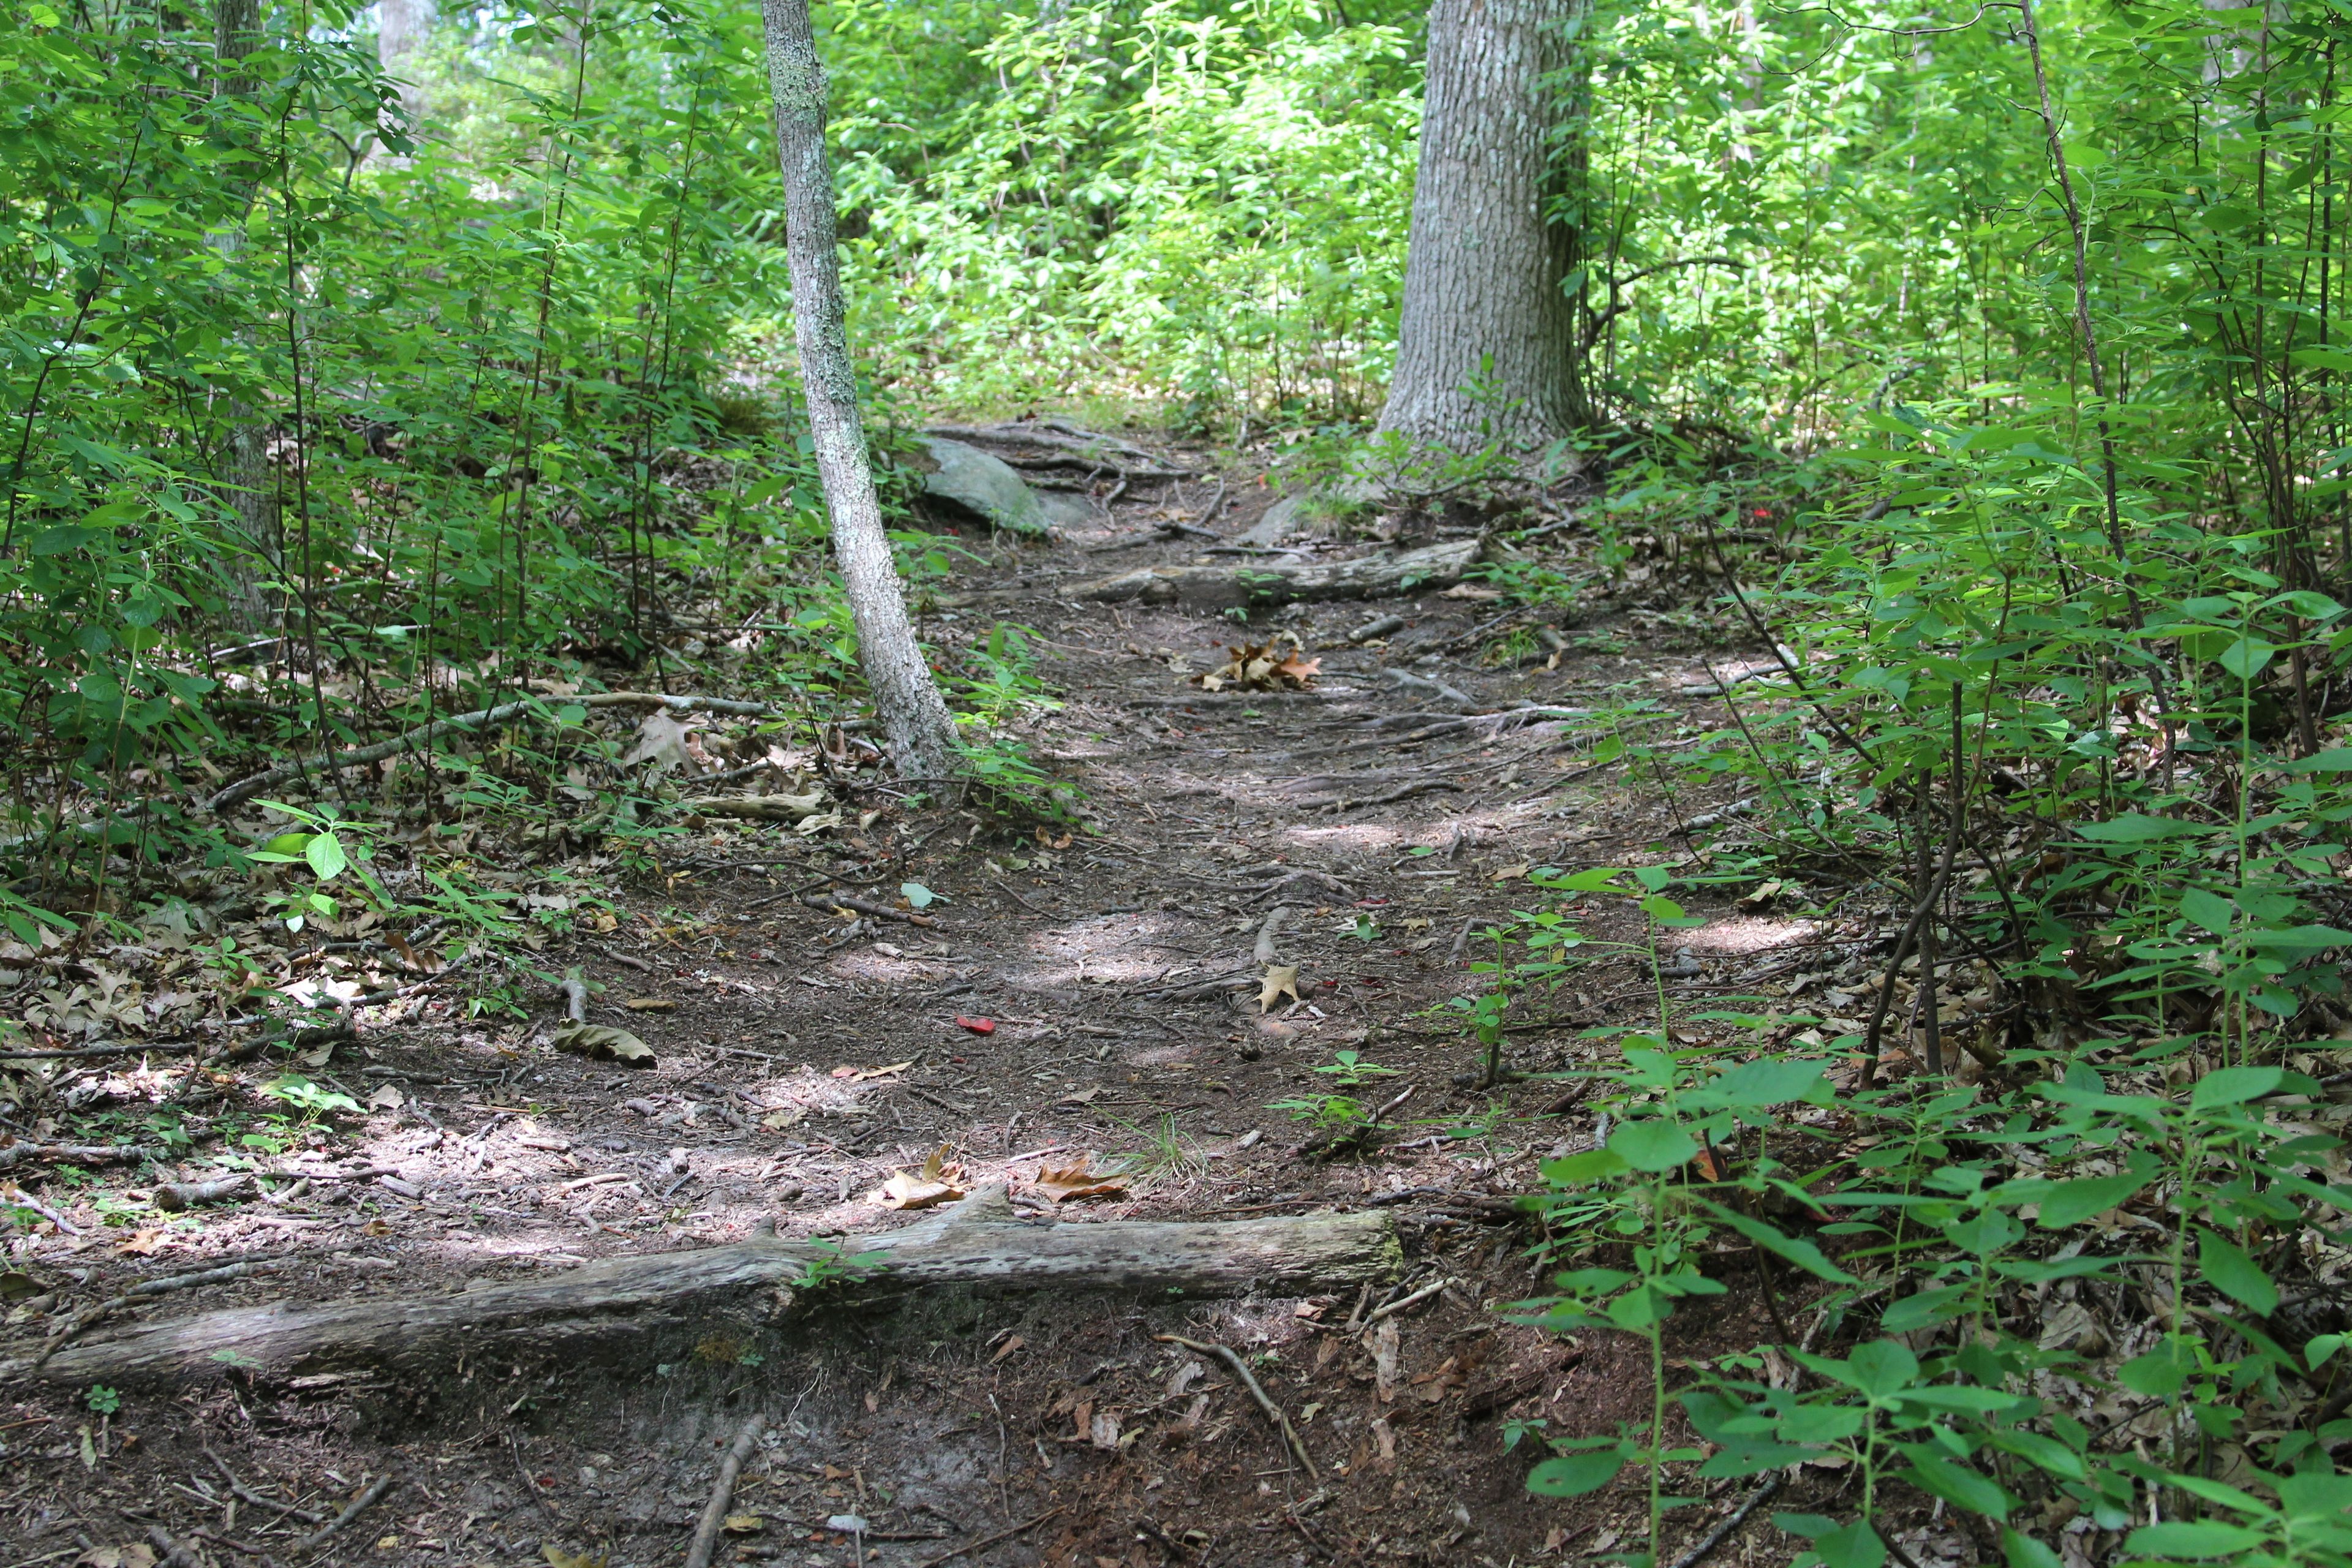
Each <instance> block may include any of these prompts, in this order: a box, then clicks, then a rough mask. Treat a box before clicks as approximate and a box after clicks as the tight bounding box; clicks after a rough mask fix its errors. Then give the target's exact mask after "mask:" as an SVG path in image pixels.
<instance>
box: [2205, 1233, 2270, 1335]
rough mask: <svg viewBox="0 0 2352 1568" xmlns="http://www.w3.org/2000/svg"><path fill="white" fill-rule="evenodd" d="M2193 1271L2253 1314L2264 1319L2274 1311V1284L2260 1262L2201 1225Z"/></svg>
mask: <svg viewBox="0 0 2352 1568" xmlns="http://www.w3.org/2000/svg"><path fill="white" fill-rule="evenodd" d="M2197 1271H2198V1272H2199V1273H2200V1274H2201V1275H2203V1276H2204V1277H2205V1280H2206V1283H2208V1284H2210V1285H2211V1286H2212V1287H2213V1289H2216V1290H2219V1291H2220V1292H2221V1294H2222V1295H2224V1296H2227V1297H2228V1298H2230V1300H2232V1301H2235V1302H2236V1303H2238V1305H2240V1306H2241V1307H2243V1308H2245V1309H2246V1310H2248V1311H2250V1312H2252V1313H2254V1314H2255V1315H2256V1316H2257V1317H2263V1318H2267V1317H2269V1316H2270V1315H2271V1314H2272V1313H2273V1312H2274V1311H2276V1310H2278V1304H2279V1293H2278V1287H2277V1286H2275V1285H2273V1284H2272V1283H2271V1277H2270V1276H2269V1275H2267V1274H2265V1273H2263V1269H2262V1265H2261V1264H2259V1263H2256V1262H2255V1261H2254V1260H2253V1258H2252V1255H2251V1254H2250V1253H2248V1252H2247V1251H2246V1249H2245V1248H2244V1247H2240V1246H2239V1245H2238V1244H2237V1243H2236V1242H2234V1241H2231V1239H2229V1237H2224V1236H2220V1235H2217V1234H2216V1233H2214V1232H2212V1231H2210V1230H2207V1229H2206V1228H2204V1227H2203V1226H2199V1227H2198V1229H2197Z"/></svg>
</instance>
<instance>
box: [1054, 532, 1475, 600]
mask: <svg viewBox="0 0 2352 1568" xmlns="http://www.w3.org/2000/svg"><path fill="white" fill-rule="evenodd" d="M1481 550H1482V544H1481V542H1480V541H1478V540H1475V539H1454V540H1448V541H1446V542H1444V543H1443V544H1429V545H1424V546H1423V547H1422V548H1421V549H1419V550H1405V551H1399V552H1394V553H1382V554H1379V555H1362V556H1358V557H1357V558H1356V559H1354V560H1352V561H1307V562H1267V563H1265V564H1264V565H1258V566H1147V567H1143V568H1141V569H1139V570H1138V571H1134V572H1122V573H1120V574H1118V576H1116V577H1098V578H1097V579H1096V580H1095V581H1093V582H1091V583H1080V584H1076V586H1074V587H1072V588H1071V589H1070V590H1069V595H1070V597H1072V598H1074V599H1092V600H1097V601H1098V602H1102V603H1106V604H1118V603H1121V602H1124V601H1126V600H1129V599H1139V600H1141V601H1143V602H1144V603H1145V604H1151V605H1165V604H1175V603H1178V602H1181V603H1184V604H1187V605H1202V606H1203V607H1209V608H1215V607H1220V606H1223V605H1286V604H1289V603H1291V602H1292V601H1293V600H1297V599H1386V598H1394V597H1396V596H1397V595H1403V594H1418V593H1420V592H1421V591H1422V590H1423V589H1424V588H1444V587H1448V586H1451V585H1452V584H1455V583H1458V582H1460V581H1461V580H1462V574H1463V573H1464V572H1465V571H1467V570H1469V568H1470V567H1471V566H1472V565H1473V564H1474V563H1476V562H1477V560H1478V559H1479V555H1480V553H1481Z"/></svg>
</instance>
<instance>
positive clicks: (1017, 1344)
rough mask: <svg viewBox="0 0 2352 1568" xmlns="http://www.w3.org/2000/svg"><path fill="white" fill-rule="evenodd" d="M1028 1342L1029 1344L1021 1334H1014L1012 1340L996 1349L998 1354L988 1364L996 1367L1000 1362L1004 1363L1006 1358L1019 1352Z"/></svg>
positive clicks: (989, 1359) (990, 1358) (991, 1357)
mask: <svg viewBox="0 0 2352 1568" xmlns="http://www.w3.org/2000/svg"><path fill="white" fill-rule="evenodd" d="M1027 1343H1028V1341H1027V1340H1024V1339H1023V1338H1022V1337H1021V1336H1020V1335H1019V1334H1014V1335H1013V1337H1012V1338H1011V1339H1008V1340H1006V1341H1005V1342H1003V1344H1001V1345H999V1346H997V1347H996V1353H995V1354H994V1355H992V1356H990V1357H989V1358H988V1364H989V1365H991V1366H994V1365H995V1364H996V1363H998V1362H1001V1361H1003V1359H1004V1358H1005V1357H1006V1356H1009V1355H1011V1354H1012V1353H1013V1352H1015V1351H1017V1350H1019V1349H1020V1348H1021V1347H1022V1346H1023V1345H1025V1344H1027Z"/></svg>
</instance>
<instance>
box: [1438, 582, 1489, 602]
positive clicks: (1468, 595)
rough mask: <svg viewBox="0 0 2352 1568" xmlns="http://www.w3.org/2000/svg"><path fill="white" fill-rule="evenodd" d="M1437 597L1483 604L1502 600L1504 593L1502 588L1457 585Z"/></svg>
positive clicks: (1472, 584) (1473, 584) (1467, 584)
mask: <svg viewBox="0 0 2352 1568" xmlns="http://www.w3.org/2000/svg"><path fill="white" fill-rule="evenodd" d="M1437 596H1438V597H1439V598H1441V599H1471V600H1475V601H1477V602H1479V603H1481V604H1483V603H1486V601H1488V600H1492V599H1499V598H1501V597H1502V596H1503V591H1502V590H1501V589H1500V588H1481V587H1479V586H1478V585H1477V584H1475V583H1456V584H1454V586H1452V587H1451V588H1448V589H1446V590H1445V592H1444V593H1443V594H1440V595H1437Z"/></svg>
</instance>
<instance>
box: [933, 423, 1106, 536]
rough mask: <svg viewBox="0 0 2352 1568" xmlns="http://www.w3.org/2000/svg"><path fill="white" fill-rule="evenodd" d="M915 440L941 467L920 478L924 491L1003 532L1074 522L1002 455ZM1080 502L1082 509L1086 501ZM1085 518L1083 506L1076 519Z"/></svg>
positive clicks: (1041, 530) (1038, 532) (961, 445)
mask: <svg viewBox="0 0 2352 1568" xmlns="http://www.w3.org/2000/svg"><path fill="white" fill-rule="evenodd" d="M918 438H919V440H920V441H921V442H922V443H923V449H924V450H925V451H927V452H929V454H930V455H931V461H933V462H935V463H937V464H938V465H939V468H938V470H937V471H936V472H934V473H929V474H926V475H924V476H923V493H924V494H925V495H928V496H932V497H935V498H937V499H938V500H943V501H946V502H948V503H949V504H950V505H951V506H956V507H960V508H961V509H962V510H965V511H968V512H970V513H971V514H972V515H973V516H975V517H977V518H980V519H981V520H982V521H985V522H986V523H988V524H989V525H990V526H991V527H992V528H1000V529H1003V531H1006V532H1007V533H1025V534H1034V535H1043V534H1045V533H1048V532H1050V531H1052V530H1053V528H1054V525H1055V524H1056V523H1062V522H1067V521H1072V520H1071V519H1070V518H1069V516H1068V511H1069V509H1068V508H1067V507H1065V506H1060V505H1055V504H1052V503H1049V502H1048V500H1046V498H1045V497H1043V496H1040V495H1039V494H1038V493H1037V492H1036V491H1035V490H1033V489H1030V488H1029V487H1028V486H1027V485H1026V484H1025V483H1024V482H1023V481H1022V479H1021V476H1020V475H1019V474H1018V473H1016V472H1014V471H1013V467H1012V465H1010V464H1008V463H1006V462H1005V461H1004V460H1003V459H1002V458H994V457H992V456H990V455H989V454H988V453H986V452H983V451H982V450H981V449H980V448H979V447H973V446H969V445H967V444H966V443H964V442H961V441H950V440H948V439H946V438H944V437H939V436H924V437H918ZM1060 499H1061V498H1059V497H1055V498H1054V500H1055V501H1059V500H1060ZM1078 505H1079V507H1080V508H1081V509H1083V508H1084V505H1085V503H1084V502H1080V503H1078ZM1084 516H1085V513H1084V511H1083V510H1081V512H1080V519H1081V520H1083V518H1084Z"/></svg>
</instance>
